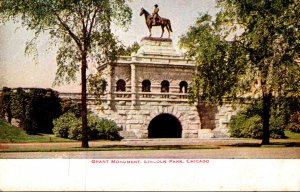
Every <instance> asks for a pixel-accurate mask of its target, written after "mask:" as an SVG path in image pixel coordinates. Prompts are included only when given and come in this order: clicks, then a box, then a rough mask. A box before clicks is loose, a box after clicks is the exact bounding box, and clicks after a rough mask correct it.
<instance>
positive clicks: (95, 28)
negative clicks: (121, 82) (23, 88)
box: [0, 0, 132, 84]
mask: <svg viewBox="0 0 300 192" xmlns="http://www.w3.org/2000/svg"><path fill="white" fill-rule="evenodd" d="M131 15H132V12H131V9H130V8H129V6H128V5H127V4H126V1H125V0H21V1H19V0H5V1H1V2H0V16H1V20H2V22H6V21H8V20H14V21H15V22H19V21H20V22H21V23H22V26H24V27H26V28H27V29H28V30H33V31H34V32H35V37H34V38H33V39H32V40H31V41H29V42H28V43H27V47H26V52H33V53H36V52H35V51H36V49H35V44H36V41H37V39H38V37H39V36H41V35H43V34H44V33H45V32H48V33H49V34H50V40H51V43H52V45H54V46H58V52H57V58H56V59H57V65H58V69H57V73H56V79H55V84H60V83H62V82H64V81H66V82H70V81H74V80H75V79H76V73H77V72H78V71H79V67H80V63H81V61H82V60H81V59H82V55H83V54H85V55H87V56H88V57H87V59H88V63H89V62H95V63H97V64H99V63H102V62H107V61H110V60H114V59H116V55H117V54H116V52H117V49H118V45H117V44H118V42H119V41H118V40H117V38H116V37H115V36H114V35H113V34H112V32H111V29H110V27H111V23H115V24H117V25H119V26H122V27H126V26H128V24H130V21H131Z"/></svg>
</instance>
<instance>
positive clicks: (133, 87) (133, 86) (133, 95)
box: [130, 64, 136, 106]
mask: <svg viewBox="0 0 300 192" xmlns="http://www.w3.org/2000/svg"><path fill="white" fill-rule="evenodd" d="M130 68H131V105H132V106H134V105H136V66H135V64H131V65H130Z"/></svg>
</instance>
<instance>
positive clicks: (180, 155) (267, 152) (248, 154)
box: [0, 147, 300, 159]
mask: <svg viewBox="0 0 300 192" xmlns="http://www.w3.org/2000/svg"><path fill="white" fill-rule="evenodd" d="M0 158H2V159H53V158H55V159H74V158H75V159H144V158H155V159H157V158H166V159H168V158H177V159H203V158H204V159H295V158H296V159H299V158H300V148H299V147H281V148H256V147H255V148H250V147H222V148H221V149H201V150H146V151H145V150H143V151H86V152H82V151H81V152H23V153H20V152H18V153H0Z"/></svg>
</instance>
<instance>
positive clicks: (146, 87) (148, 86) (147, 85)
mask: <svg viewBox="0 0 300 192" xmlns="http://www.w3.org/2000/svg"><path fill="white" fill-rule="evenodd" d="M142 92H151V82H150V81H149V80H148V79H147V80H144V81H143V82H142Z"/></svg>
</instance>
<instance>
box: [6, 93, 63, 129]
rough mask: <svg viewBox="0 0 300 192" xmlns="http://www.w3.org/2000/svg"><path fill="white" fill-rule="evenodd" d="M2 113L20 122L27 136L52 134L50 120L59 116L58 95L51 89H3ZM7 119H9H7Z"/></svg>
mask: <svg viewBox="0 0 300 192" xmlns="http://www.w3.org/2000/svg"><path fill="white" fill-rule="evenodd" d="M3 95H4V96H3V100H2V103H3V106H2V109H1V110H2V113H7V114H8V116H9V115H11V117H10V118H16V119H18V120H19V121H20V125H19V126H20V127H21V128H22V129H23V130H25V131H26V132H27V133H28V134H36V133H52V128H53V124H52V120H53V119H54V118H57V117H58V116H59V115H60V114H61V106H60V100H59V98H58V93H57V92H55V91H53V90H51V89H37V88H31V89H26V90H24V89H22V88H18V89H17V90H16V91H13V90H11V89H8V88H4V89H3ZM8 119H9V118H8Z"/></svg>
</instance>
